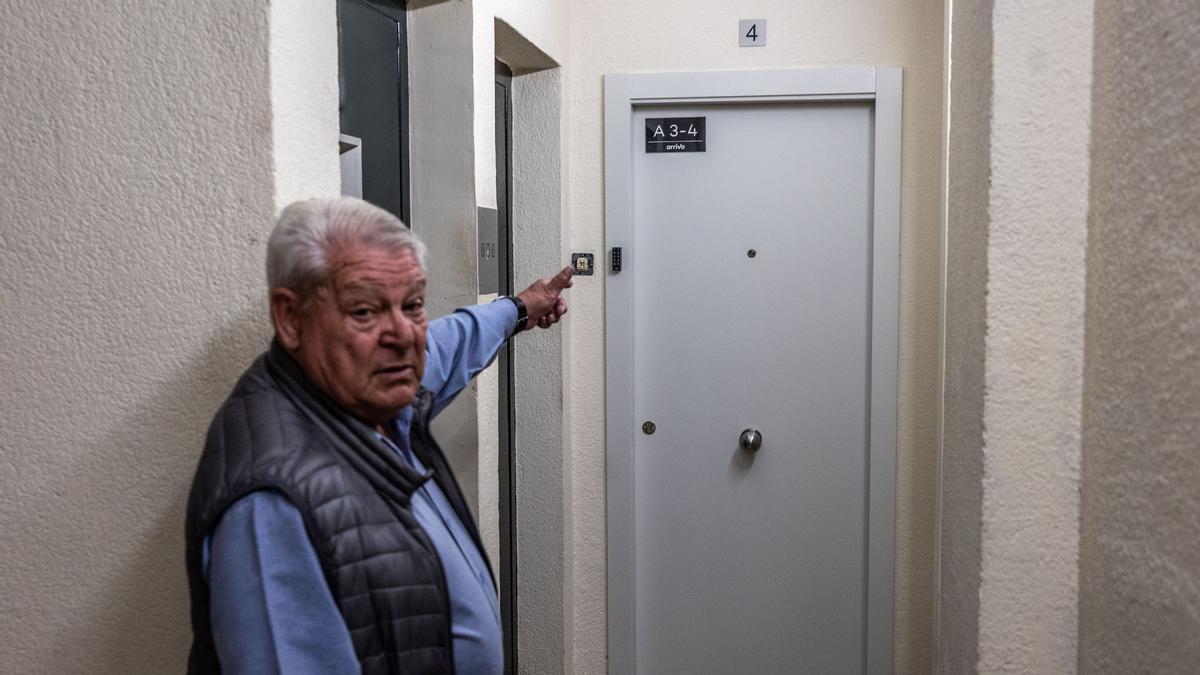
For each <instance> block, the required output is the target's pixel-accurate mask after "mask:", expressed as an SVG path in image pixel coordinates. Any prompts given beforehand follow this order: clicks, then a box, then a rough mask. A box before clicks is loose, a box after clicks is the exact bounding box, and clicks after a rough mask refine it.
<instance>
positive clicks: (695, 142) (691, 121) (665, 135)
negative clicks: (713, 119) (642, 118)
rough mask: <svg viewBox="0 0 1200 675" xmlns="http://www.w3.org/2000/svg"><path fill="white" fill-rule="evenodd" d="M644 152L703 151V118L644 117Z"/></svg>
mask: <svg viewBox="0 0 1200 675" xmlns="http://www.w3.org/2000/svg"><path fill="white" fill-rule="evenodd" d="M646 152H704V118H703V117H649V118H646Z"/></svg>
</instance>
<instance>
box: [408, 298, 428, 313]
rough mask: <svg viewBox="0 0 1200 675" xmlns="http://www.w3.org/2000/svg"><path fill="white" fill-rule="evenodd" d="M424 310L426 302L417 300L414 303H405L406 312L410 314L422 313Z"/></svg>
mask: <svg viewBox="0 0 1200 675" xmlns="http://www.w3.org/2000/svg"><path fill="white" fill-rule="evenodd" d="M422 309H425V301H424V300H415V301H413V302H407V303H404V311H405V312H408V313H409V314H414V313H416V312H420V311H421V310H422Z"/></svg>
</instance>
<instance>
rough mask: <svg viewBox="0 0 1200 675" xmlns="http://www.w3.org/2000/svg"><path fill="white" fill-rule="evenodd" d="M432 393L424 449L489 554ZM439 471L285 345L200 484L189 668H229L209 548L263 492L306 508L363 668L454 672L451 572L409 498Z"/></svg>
mask: <svg viewBox="0 0 1200 675" xmlns="http://www.w3.org/2000/svg"><path fill="white" fill-rule="evenodd" d="M431 398H432V397H431V395H430V394H429V393H428V392H425V391H422V392H421V394H419V395H418V398H417V401H415V402H414V408H415V415H414V416H413V424H412V431H411V435H410V440H411V443H412V449H413V451H414V452H415V453H416V454H417V456H418V457H420V458H421V461H422V462H423V463H424V464H425V466H427V467H430V469H431V474H432V477H433V479H434V480H436V481H437V483H438V485H439V486H440V487H441V488H442V490H443V491H444V492H445V493H446V497H447V498H448V499H449V500H450V503H451V504H452V505H453V506H454V508H455V510H456V511H457V512H458V516H459V518H461V519H462V522H463V524H464V525H465V526H466V527H467V530H468V531H469V532H470V533H471V535H472V537H473V538H474V539H475V545H476V546H478V547H479V550H480V551H481V552H482V551H483V550H484V549H483V545H482V543H481V541H480V539H479V533H478V531H477V530H476V527H475V522H474V520H473V519H472V518H471V514H470V512H469V511H468V509H467V506H466V503H465V502H464V501H463V498H462V491H461V490H460V489H459V486H458V484H457V482H456V481H455V480H454V476H453V474H452V473H451V472H450V468H449V466H448V465H447V463H446V459H445V457H444V456H443V455H442V452H441V450H440V449H439V448H438V447H437V444H436V443H435V442H434V440H433V438H432V437H431V436H430V434H429V412H430V409H431V406H430V400H431ZM429 477H430V476H429V475H425V474H419V473H417V472H416V471H414V470H413V469H412V468H411V467H410V466H408V465H407V464H406V463H404V462H402V461H400V460H399V458H397V457H396V455H395V453H394V452H393V451H392V450H391V449H390V448H388V447H387V446H386V445H385V444H384V443H382V442H381V441H380V440H379V439H378V437H377V436H376V435H375V432H374V431H373V430H372V429H370V428H369V427H367V426H366V425H365V424H363V423H361V422H359V421H358V420H356V419H354V418H353V417H351V416H350V415H348V414H347V413H346V412H345V411H344V410H342V409H341V408H340V407H339V406H338V405H337V404H336V403H334V402H333V401H332V399H330V398H329V397H328V396H326V395H325V394H324V393H323V392H321V391H320V390H319V389H317V387H316V386H314V385H313V384H312V383H311V382H309V380H308V379H307V378H306V377H305V376H304V373H303V371H302V370H301V369H300V367H299V365H298V364H297V363H296V362H295V360H293V359H292V358H291V357H290V356H289V355H288V354H287V353H286V352H285V351H284V350H283V349H282V348H281V347H280V346H279V345H278V343H273V344H272V345H271V349H270V350H269V351H268V352H267V353H266V354H264V355H263V356H261V357H259V359H258V360H257V361H255V362H254V364H253V365H252V366H251V367H250V368H249V370H247V371H246V373H245V374H244V375H243V376H242V378H241V379H240V380H239V381H238V383H237V385H236V386H235V387H234V390H233V393H232V394H230V396H229V399H228V400H226V401H225V404H224V405H223V406H221V409H220V410H219V411H218V412H217V415H216V417H215V418H214V419H213V423H212V425H211V426H210V427H209V431H208V438H207V440H206V442H205V447H204V453H203V455H202V456H201V458H200V464H199V467H198V468H197V470H196V476H195V479H194V480H193V482H192V490H191V494H190V496H189V498H188V511H187V525H186V537H187V570H188V585H189V587H190V590H191V597H192V634H193V641H192V651H191V655H190V657H189V659H188V672H190V673H219V672H220V671H221V666H220V663H219V662H218V659H217V653H216V649H215V646H214V644H213V635H212V627H211V625H210V616H211V614H210V606H209V588H208V584H207V582H206V581H205V577H204V574H203V569H202V568H201V557H200V552H201V546H202V544H203V541H204V538H205V537H206V536H207V535H209V534H210V533H211V532H212V529H213V528H214V527H215V526H216V524H217V522H218V521H219V520H220V518H221V514H222V513H224V511H225V509H226V508H228V507H229V506H230V505H232V504H233V503H234V502H235V501H237V500H238V499H240V498H241V497H244V496H245V495H247V494H249V493H251V492H254V491H256V490H274V491H277V492H279V493H280V494H282V495H283V496H284V497H286V498H287V499H288V500H289V501H290V502H291V503H292V504H294V505H295V506H296V507H297V508H298V509H299V511H300V513H301V515H302V516H303V518H304V524H305V528H306V529H307V531H308V536H309V539H310V541H311V543H312V545H313V548H314V549H315V550H316V552H317V557H318V559H319V560H320V562H321V568H322V570H323V571H324V573H325V580H326V582H327V583H328V584H329V588H330V590H331V591H332V592H333V598H334V600H335V601H336V602H337V606H338V608H339V609H340V610H341V613H342V618H343V619H344V620H345V622H346V626H347V627H348V628H349V630H350V636H351V639H352V640H353V643H354V651H355V654H356V655H357V656H358V660H359V664H360V666H361V667H362V672H363V673H371V674H373V673H450V672H453V670H454V665H453V664H454V661H453V656H452V653H451V640H450V602H449V598H448V596H447V590H446V580H445V576H444V574H443V572H442V566H441V562H440V561H439V559H438V556H437V553H436V552H435V550H434V548H433V545H432V543H431V542H430V540H429V538H428V537H427V536H426V535H425V532H424V531H423V530H422V529H421V527H420V526H419V525H418V524H417V521H416V519H415V518H414V517H413V515H412V512H411V510H410V505H409V498H410V496H411V495H412V493H413V491H414V490H416V489H417V488H418V487H420V485H421V484H422V483H424V481H425V480H427V479H428V478H429Z"/></svg>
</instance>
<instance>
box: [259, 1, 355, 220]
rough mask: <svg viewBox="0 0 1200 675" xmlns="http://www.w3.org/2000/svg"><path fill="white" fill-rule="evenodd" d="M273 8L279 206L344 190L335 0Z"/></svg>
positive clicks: (273, 138)
mask: <svg viewBox="0 0 1200 675" xmlns="http://www.w3.org/2000/svg"><path fill="white" fill-rule="evenodd" d="M270 7H271V15H270V20H271V29H270V30H271V109H272V123H271V141H272V144H273V148H272V157H273V158H274V162H275V170H274V175H275V208H276V210H277V211H278V210H280V209H282V208H283V207H285V206H287V205H288V204H291V203H292V202H294V201H298V200H301V199H310V198H312V197H328V196H336V195H338V194H339V193H340V192H341V174H340V172H339V164H338V131H339V127H340V125H341V121H340V119H339V116H338V35H337V30H338V29H337V2H336V0H283V1H277V2H272V3H270Z"/></svg>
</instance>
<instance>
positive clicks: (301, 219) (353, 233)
mask: <svg viewBox="0 0 1200 675" xmlns="http://www.w3.org/2000/svg"><path fill="white" fill-rule="evenodd" d="M347 246H365V247H367V248H372V249H380V248H381V249H387V250H390V251H395V252H397V253H398V252H400V251H401V250H403V249H408V250H409V251H411V252H412V254H413V256H414V257H415V258H416V259H417V264H418V265H420V266H421V270H422V271H424V269H425V244H424V243H422V242H421V240H420V239H418V238H417V235H415V234H413V233H412V230H409V229H408V228H407V227H405V226H404V223H402V222H400V219H399V218H397V217H396V216H394V215H392V214H391V213H390V212H388V211H385V210H383V209H381V208H379V207H378V206H375V205H374V204H370V203H368V202H364V201H363V200H361V199H355V198H354V197H337V198H334V199H309V200H306V201H302V202H295V203H293V204H289V205H288V206H287V208H285V209H284V210H283V212H282V213H280V214H279V220H278V221H276V223H275V229H274V230H272V231H271V238H270V239H269V240H268V241H267V287H268V288H279V287H283V288H287V289H290V290H292V291H294V292H296V293H299V294H300V295H306V294H307V293H308V292H309V291H311V290H312V289H313V288H315V287H316V286H319V285H320V284H323V283H325V282H326V281H328V279H329V256H330V255H331V254H332V253H334V252H336V251H338V250H340V249H342V248H345V247H347Z"/></svg>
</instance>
